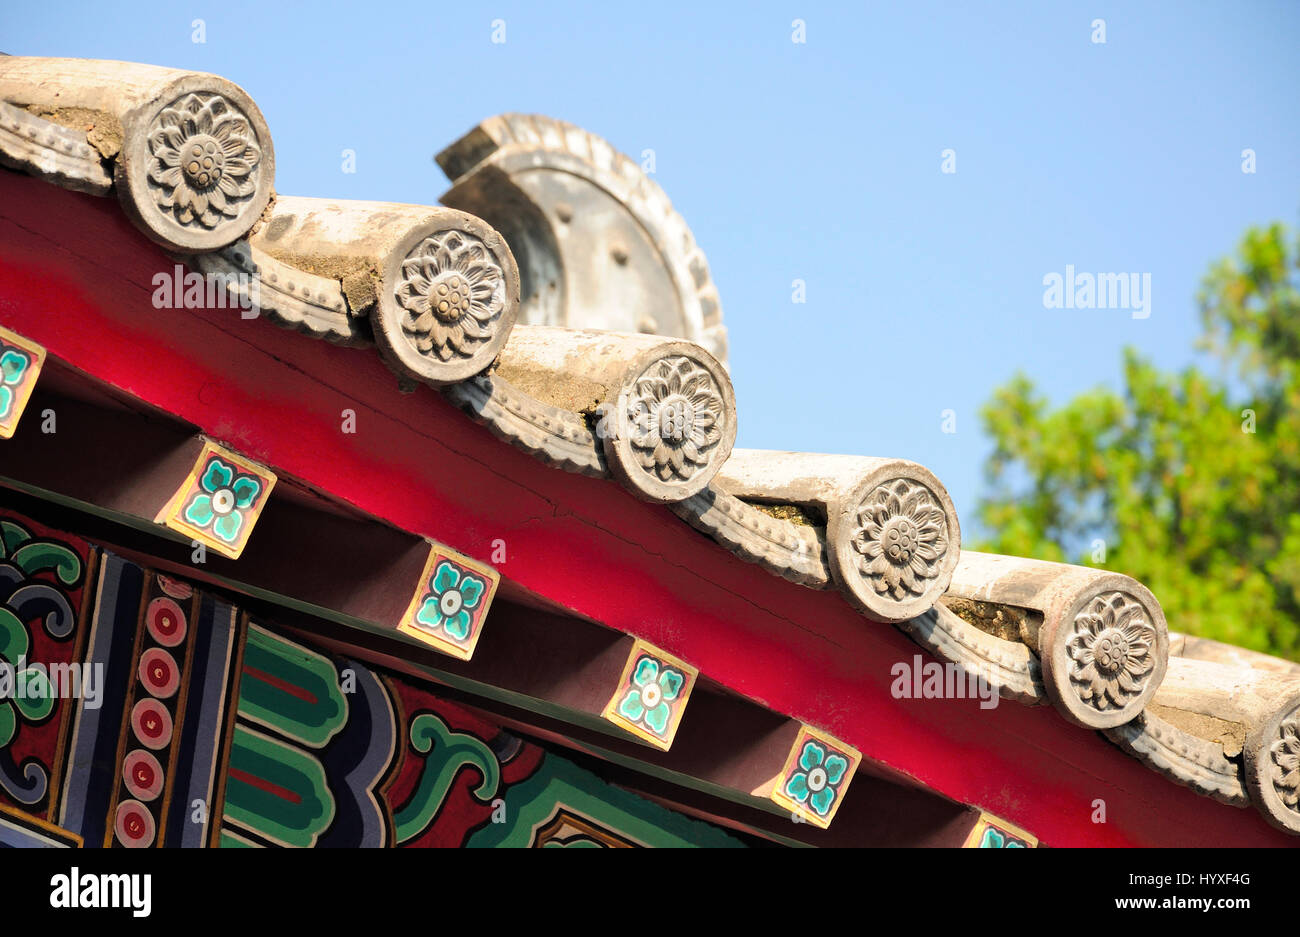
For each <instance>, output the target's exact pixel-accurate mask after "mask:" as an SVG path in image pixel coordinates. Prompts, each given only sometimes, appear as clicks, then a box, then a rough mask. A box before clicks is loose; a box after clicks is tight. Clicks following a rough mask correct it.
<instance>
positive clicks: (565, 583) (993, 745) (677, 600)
mask: <svg viewBox="0 0 1300 937" xmlns="http://www.w3.org/2000/svg"><path fill="white" fill-rule="evenodd" d="M173 267H174V261H173V260H171V259H170V258H168V257H167V256H166V255H165V254H164V253H163V252H162V251H161V250H160V249H159V248H158V247H156V246H155V245H153V244H152V243H150V242H149V241H147V240H146V239H145V238H144V237H143V236H142V235H141V234H140V233H139V232H137V231H136V230H135V229H134V228H133V227H132V226H131V225H130V224H129V223H128V222H127V220H126V218H125V217H124V216H123V215H122V213H121V211H120V209H119V208H118V206H117V204H116V203H115V202H114V201H113V200H111V199H96V198H94V197H91V196H86V195H80V194H77V193H73V192H68V191H65V190H62V189H59V188H57V187H55V186H51V185H49V184H46V183H44V182H41V181H39V180H35V179H32V178H29V177H26V176H22V175H19V174H16V173H11V172H0V325H3V326H5V327H7V328H10V329H12V330H14V331H16V332H18V333H20V334H22V335H25V336H27V337H29V338H31V339H33V340H35V341H37V342H40V343H41V344H42V345H44V346H45V347H46V348H47V349H48V351H49V352H50V354H51V355H53V356H55V357H57V358H59V359H62V360H63V361H64V362H66V363H67V364H68V365H70V366H71V367H74V368H76V369H78V370H81V371H83V372H85V373H87V374H89V375H91V376H92V377H94V378H96V379H97V380H100V381H102V382H105V383H107V384H109V385H112V386H114V387H117V388H120V389H121V390H123V391H125V392H126V393H128V394H130V395H132V396H134V397H136V398H138V399H140V400H142V401H144V402H146V403H148V404H150V405H152V406H156V407H159V408H161V409H164V410H166V411H168V412H170V413H173V414H175V415H176V416H178V417H179V418H180V419H183V420H186V421H188V422H190V423H192V424H194V425H195V426H197V427H199V428H200V429H201V430H202V431H203V432H204V433H206V434H208V435H209V436H211V437H213V438H215V439H217V440H219V441H220V442H222V443H224V444H226V445H229V446H231V447H233V448H234V449H236V450H237V451H239V452H241V453H243V454H244V455H246V456H248V457H250V458H252V459H255V460H258V461H260V462H263V463H265V464H267V465H269V466H271V467H272V468H274V470H275V471H276V472H277V473H279V474H281V475H282V476H291V477H294V478H296V479H298V480H299V481H301V482H302V483H303V484H305V485H307V486H309V487H312V488H315V489H317V490H319V491H322V492H325V493H327V494H328V495H329V496H331V497H333V498H335V499H338V500H340V501H343V502H346V503H348V504H351V505H353V506H355V507H356V508H358V509H360V510H361V511H363V512H365V513H367V514H369V515H371V516H373V517H376V518H378V519H381V520H383V521H386V522H388V523H391V524H393V525H395V526H397V527H400V528H402V529H404V530H407V531H410V532H413V533H416V534H418V535H420V536H427V537H431V538H433V539H436V540H439V541H441V542H443V543H446V544H448V545H450V546H452V547H454V548H456V549H458V550H460V551H462V552H464V553H466V554H468V555H470V556H474V557H477V558H479V559H482V560H488V559H490V558H491V556H492V552H493V548H494V543H495V542H497V541H503V543H504V547H505V550H506V561H505V562H504V563H500V564H498V568H499V569H500V570H501V573H502V575H503V577H506V578H507V579H509V580H511V581H512V582H513V583H514V584H516V585H517V586H518V587H520V588H521V589H523V590H526V591H528V592H532V593H536V594H538V595H541V596H544V597H545V598H546V599H548V600H550V601H551V602H553V603H555V604H556V605H559V606H561V607H563V608H566V609H569V610H571V611H572V612H573V613H575V614H579V615H583V616H586V617H588V618H591V619H593V620H596V621H600V622H603V623H605V624H606V625H608V626H610V627H613V628H617V629H619V630H622V631H624V632H627V633H629V634H632V635H635V636H637V637H641V638H644V639H645V640H647V641H650V642H651V643H653V644H655V645H657V646H659V647H661V648H663V649H665V650H667V651H669V652H670V653H672V654H675V655H677V656H679V657H681V658H683V659H684V660H686V661H688V662H689V663H691V664H693V665H695V666H697V667H699V668H701V670H702V671H703V672H704V673H706V674H707V675H708V676H709V677H711V678H712V679H714V680H716V681H717V682H719V683H721V684H723V685H725V686H727V687H730V688H731V689H733V690H735V691H736V692H739V693H741V694H744V695H746V696H749V697H751V698H753V699H755V700H758V701H759V702H761V703H763V704H764V705H766V706H769V707H770V708H772V709H774V710H776V711H779V712H782V713H785V714H788V715H791V716H793V717H795V718H797V719H801V720H804V721H806V722H808V723H811V724H813V725H815V726H818V727H820V728H822V729H825V730H826V731H828V732H830V733H832V734H834V735H835V736H836V737H838V738H840V739H842V740H844V741H845V742H848V743H849V744H851V745H853V746H855V747H856V748H858V749H859V750H861V752H862V753H863V756H864V757H865V758H868V759H871V760H874V761H876V762H879V763H881V764H883V765H885V766H888V767H889V768H890V769H893V770H894V771H897V772H899V773H901V774H903V775H906V776H909V777H911V778H913V779H915V780H916V781H917V782H919V783H921V784H923V785H924V786H926V787H928V788H931V789H933V790H935V791H937V792H939V793H941V794H943V795H945V796H947V797H950V798H952V799H953V800H955V801H958V802H961V803H966V804H972V805H975V806H979V807H982V808H984V809H986V810H988V811H990V812H992V813H994V814H996V815H998V816H1000V817H1002V818H1004V819H1006V820H1008V821H1010V822H1012V823H1015V824H1017V825H1019V826H1022V827H1024V828H1026V829H1028V830H1030V831H1031V832H1033V833H1034V834H1036V835H1037V836H1038V837H1039V838H1040V840H1042V841H1043V842H1045V843H1048V844H1050V845H1054V846H1074V845H1078V846H1085V845H1086V846H1120V845H1144V846H1150V845H1201V846H1210V845H1213V846H1231V845H1242V846H1245V845H1277V846H1285V845H1294V844H1295V843H1296V841H1295V840H1293V839H1291V838H1290V837H1287V836H1286V835H1285V834H1282V833H1281V832H1278V831H1275V830H1273V829H1272V828H1271V827H1269V826H1267V825H1266V824H1265V823H1264V821H1263V819H1262V818H1261V817H1259V816H1258V815H1257V814H1256V813H1255V812H1254V811H1241V810H1238V809H1234V808H1231V807H1226V806H1223V805H1221V804H1218V803H1215V802H1214V801H1211V800H1209V799H1208V798H1204V797H1201V796H1199V795H1197V794H1194V793H1193V792H1191V791H1188V790H1186V789H1184V788H1181V787H1178V786H1176V785H1174V784H1171V783H1170V782H1169V781H1167V780H1166V779H1164V778H1162V777H1160V776H1159V775H1157V774H1156V773H1154V772H1152V771H1150V770H1149V769H1147V768H1146V767H1144V766H1143V765H1141V764H1140V763H1138V762H1137V761H1136V760H1134V759H1132V758H1130V757H1129V756H1127V755H1125V754H1124V753H1122V752H1121V751H1119V750H1118V749H1117V748H1115V747H1114V746H1112V745H1110V744H1109V743H1108V742H1106V741H1104V740H1103V739H1102V738H1101V737H1100V736H1098V735H1096V734H1095V733H1091V732H1087V731H1084V730H1081V729H1079V728H1076V727H1074V726H1071V725H1069V724H1067V723H1066V722H1065V721H1064V720H1063V719H1062V718H1061V717H1060V716H1059V715H1057V714H1056V713H1055V712H1054V711H1052V710H1051V709H1048V708H1045V707H1039V708H1031V707H1024V706H1021V705H1019V704H1014V703H1010V702H1002V703H1001V704H1000V705H998V706H997V707H996V708H995V709H991V710H983V709H980V708H979V706H978V702H977V701H974V700H953V699H948V700H900V699H895V698H893V696H892V695H891V693H890V686H891V684H892V683H893V682H894V678H893V676H892V675H891V673H890V668H891V666H893V665H894V664H895V663H896V662H898V661H911V660H912V659H913V657H914V655H916V654H918V653H922V652H920V651H919V649H918V648H917V647H916V646H915V645H914V644H913V643H912V642H911V641H910V640H909V639H908V638H906V637H905V636H904V635H902V634H901V633H899V632H898V631H897V630H895V629H894V628H892V627H890V626H888V625H885V624H881V623H877V622H873V621H870V620H868V619H866V618H864V617H862V616H861V615H860V614H859V613H858V612H856V611H855V610H853V609H852V608H850V607H849V605H848V604H847V603H846V602H845V600H844V599H843V598H842V597H841V596H840V595H839V594H838V593H836V592H818V591H814V590H810V589H806V588H803V587H800V586H796V585H793V584H791V583H788V582H785V581H784V580H781V579H779V578H778V577H776V576H773V575H771V574H769V573H767V572H765V571H763V570H761V569H759V568H758V567H756V566H753V565H750V564H746V563H744V562H742V561H740V560H739V559H737V558H735V557H733V556H732V555H731V554H729V553H727V552H726V551H725V550H724V549H723V548H722V547H720V546H718V545H717V544H715V543H713V542H712V541H711V540H709V539H708V538H706V537H704V536H702V535H700V534H698V533H697V532H695V531H693V530H692V529H690V528H689V527H687V525H686V524H684V523H683V522H682V521H681V520H679V519H678V518H676V517H675V516H674V515H673V514H671V512H669V511H668V510H667V509H666V508H663V507H660V506H655V505H650V504H646V503H643V502H641V501H638V500H636V499H635V498H633V497H632V496H631V495H630V494H628V493H627V492H626V491H625V490H623V489H622V488H621V487H619V486H618V485H617V484H616V483H614V482H612V481H604V480H599V479H591V478H586V477H582V476H578V475H573V474H569V473H566V472H563V471H559V470H556V469H553V468H550V467H547V466H546V465H544V464H542V463H541V462H539V461H536V460H534V459H533V458H531V457H530V456H528V455H526V454H524V453H522V452H520V451H518V450H516V449H514V448H512V447H510V446H508V445H506V444H504V443H502V442H500V441H499V440H497V439H495V438H494V437H492V436H491V435H490V434H489V433H488V432H487V431H486V430H485V429H484V428H482V427H480V426H478V425H476V424H474V423H473V422H472V421H471V420H469V419H468V418H467V417H465V416H464V415H462V414H461V413H460V412H458V411H457V410H455V409H454V408H453V407H452V406H451V405H450V404H449V403H447V402H446V401H445V400H444V399H443V398H442V397H441V396H440V395H439V394H438V393H437V392H435V391H433V390H431V389H429V388H426V387H420V388H419V389H418V390H416V391H415V392H414V393H410V394H407V393H403V392H401V391H400V390H399V388H398V381H397V379H396V377H395V376H394V375H393V374H392V373H391V372H390V371H388V370H387V368H386V367H385V366H384V365H383V364H382V362H381V361H380V359H379V357H378V355H377V354H376V353H375V352H374V351H373V350H368V349H345V348H339V347H336V346H332V345H329V344H327V343H325V342H321V341H316V340H313V339H310V338H307V337H304V336H302V335H298V334H295V333H293V332H290V331H287V330H283V329H280V328H277V327H275V326H274V325H272V324H270V323H269V322H267V321H265V320H245V319H241V318H240V315H239V312H238V311H237V310H231V309H156V308H154V306H153V305H152V301H151V297H152V294H153V285H152V284H153V277H154V275H155V274H156V273H158V272H170V271H171V270H172V269H173ZM345 410H352V411H354V412H355V414H356V427H357V430H356V433H355V434H352V435H349V434H345V433H343V432H342V425H343V419H344V411H345ZM741 412H742V415H743V405H742V410H741ZM742 418H743V416H742ZM0 445H2V444H0ZM111 455H112V454H111V453H93V454H87V457H88V458H111ZM0 460H3V448H0ZM254 535H256V533H255V534H254ZM338 548H339V549H341V550H346V549H347V548H348V545H347V544H339V545H338ZM488 626H489V627H490V621H489V625H488ZM923 656H925V655H923ZM926 659H928V657H927V658H926ZM687 718H689V713H688V716H687ZM719 731H725V727H722V726H720V727H719ZM850 796H852V795H850ZM1098 800H1100V801H1104V802H1105V804H1106V817H1107V820H1106V822H1105V823H1094V822H1092V817H1093V814H1094V811H1095V802H1096V801H1098Z"/></svg>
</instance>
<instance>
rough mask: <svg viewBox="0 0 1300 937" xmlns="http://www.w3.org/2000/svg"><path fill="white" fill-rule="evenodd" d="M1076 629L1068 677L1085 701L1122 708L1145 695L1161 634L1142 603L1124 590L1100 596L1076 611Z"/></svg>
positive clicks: (1069, 645)
mask: <svg viewBox="0 0 1300 937" xmlns="http://www.w3.org/2000/svg"><path fill="white" fill-rule="evenodd" d="M1072 630H1073V634H1072V636H1071V637H1070V638H1068V640H1067V641H1066V650H1067V653H1068V654H1069V656H1070V665H1069V674H1070V682H1071V683H1072V684H1073V685H1074V687H1075V692H1077V693H1078V694H1079V697H1080V698H1081V699H1082V700H1083V701H1084V702H1086V703H1088V704H1090V705H1092V706H1095V707H1096V708H1097V709H1099V710H1102V711H1105V710H1107V709H1122V708H1123V707H1124V706H1126V705H1127V704H1128V703H1129V702H1130V701H1131V700H1132V699H1134V698H1135V697H1137V696H1139V695H1140V694H1141V692H1142V688H1143V685H1144V682H1145V678H1146V677H1147V676H1148V675H1149V674H1150V673H1151V672H1152V671H1153V670H1154V669H1155V666H1156V661H1155V654H1154V650H1155V645H1156V638H1157V636H1156V629H1155V628H1154V627H1152V625H1151V623H1150V622H1149V621H1147V615H1146V612H1145V610H1144V609H1143V607H1142V605H1141V603H1139V602H1138V601H1137V600H1136V599H1134V598H1133V597H1132V596H1130V595H1127V594H1125V593H1123V592H1108V593H1106V594H1104V595H1099V596H1097V597H1096V598H1094V599H1093V600H1092V601H1091V602H1089V603H1088V604H1087V605H1086V606H1084V608H1083V609H1082V610H1080V611H1079V613H1078V614H1077V615H1075V617H1074V623H1073V629H1072Z"/></svg>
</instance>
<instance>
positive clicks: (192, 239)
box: [114, 74, 275, 253]
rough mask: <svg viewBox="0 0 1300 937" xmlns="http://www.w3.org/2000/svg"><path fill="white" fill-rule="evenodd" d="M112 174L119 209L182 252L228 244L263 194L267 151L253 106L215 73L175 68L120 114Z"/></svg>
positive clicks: (257, 213) (267, 184)
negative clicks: (119, 135) (119, 143)
mask: <svg viewBox="0 0 1300 937" xmlns="http://www.w3.org/2000/svg"><path fill="white" fill-rule="evenodd" d="M122 127H123V135H124V136H123V142H122V151H121V153H120V154H119V155H118V158H117V165H116V169H115V174H114V180H115V184H116V188H117V195H118V199H119V201H121V203H122V206H123V208H124V209H125V210H126V212H127V214H128V215H129V216H130V217H131V218H132V220H133V221H135V222H136V224H137V225H139V226H140V228H141V229H142V230H143V231H144V233H145V234H146V235H148V236H149V237H150V238H151V239H152V240H154V241H156V242H158V243H159V244H162V245H163V246H164V247H168V248H171V249H173V250H176V251H179V252H183V253H203V252H207V251H215V250H220V249H221V248H223V247H228V246H230V245H231V244H233V243H235V242H236V241H238V240H239V239H241V238H243V237H244V236H245V235H247V234H248V232H249V230H250V229H251V228H252V227H253V226H254V224H256V223H257V221H258V220H259V219H260V218H261V216H262V212H263V211H264V210H265V209H266V206H267V204H268V203H269V202H270V200H271V196H272V188H273V185H274V182H275V153H274V149H273V148H272V145H271V132H270V130H269V129H268V128H267V126H266V121H265V119H264V118H263V117H262V113H261V111H259V110H258V108H257V105H256V104H255V103H253V100H252V98H250V97H249V96H248V95H247V94H246V93H245V92H244V90H243V89H242V88H240V87H239V86H238V85H235V84H233V83H231V82H228V81H226V80H225V79H224V78H218V77H217V76H215V75H203V74H183V75H182V77H180V78H178V79H175V80H173V81H171V82H168V83H166V84H165V85H163V86H161V87H159V88H157V89H155V90H154V91H153V92H152V93H151V94H150V95H149V97H148V100H147V101H146V102H145V103H143V104H141V105H140V106H137V107H134V108H131V109H129V110H128V111H126V112H125V113H124V114H123V116H122Z"/></svg>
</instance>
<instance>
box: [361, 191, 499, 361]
mask: <svg viewBox="0 0 1300 937" xmlns="http://www.w3.org/2000/svg"><path fill="white" fill-rule="evenodd" d="M430 213H431V214H432V216H433V217H432V220H431V221H425V222H424V223H421V224H417V225H415V226H414V227H413V228H412V229H411V230H410V231H409V233H408V234H407V235H406V237H404V238H403V239H402V240H400V241H399V242H397V244H396V245H394V246H393V247H392V248H391V249H390V250H388V251H386V255H385V256H384V258H383V260H382V269H383V270H384V274H383V283H382V286H381V288H380V295H379V301H378V302H377V303H375V305H374V306H372V307H371V310H370V322H371V325H372V327H373V329H374V335H375V343H376V345H378V347H379V351H380V353H381V354H382V355H383V356H384V359H385V360H386V361H387V362H388V364H389V366H390V367H392V368H393V369H394V370H396V371H397V372H398V373H399V374H404V375H406V376H409V377H413V378H415V379H416V380H419V381H423V382H424V383H427V384H432V385H434V386H442V385H445V384H453V383H456V382H458V381H463V380H466V379H468V378H471V377H473V376H474V375H476V374H478V373H480V372H482V371H484V370H486V369H487V368H488V367H489V366H491V364H492V362H493V361H494V360H496V357H497V355H498V354H499V353H500V352H501V349H502V347H503V346H504V345H505V343H506V339H507V338H509V336H510V332H511V329H513V328H514V324H515V316H516V314H517V312H518V306H519V269H518V267H517V266H516V265H515V260H514V257H513V255H512V254H511V253H510V248H509V247H508V246H507V245H506V242H505V241H504V240H503V239H502V237H501V235H499V234H498V233H497V232H496V231H494V230H493V229H492V228H491V227H490V226H489V225H487V224H486V223H484V222H483V221H481V220H480V219H478V218H475V217H474V216H472V215H467V214H465V213H463V212H458V211H453V210H451V209H446V208H443V209H431V210H430Z"/></svg>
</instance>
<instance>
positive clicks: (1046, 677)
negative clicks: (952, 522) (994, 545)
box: [948, 552, 1169, 729]
mask: <svg viewBox="0 0 1300 937" xmlns="http://www.w3.org/2000/svg"><path fill="white" fill-rule="evenodd" d="M948 591H949V595H950V596H952V597H954V598H958V599H965V600H969V601H973V602H986V603H991V604H993V605H1000V606H1004V607H1006V609H1007V610H1008V611H1009V612H1010V613H1011V617H1012V618H1013V619H1015V620H1018V621H1019V622H1020V625H1019V631H1020V635H1019V637H1020V640H1019V642H1012V643H1020V644H1022V645H1023V646H1026V647H1028V648H1029V649H1030V650H1031V651H1032V652H1034V653H1035V654H1037V656H1038V659H1039V663H1040V664H1041V666H1042V679H1043V688H1044V690H1046V692H1047V695H1048V697H1049V698H1050V699H1051V701H1052V703H1053V704H1055V706H1056V708H1057V709H1058V710H1059V711H1060V712H1061V714H1062V715H1063V716H1065V717H1066V718H1067V719H1069V720H1070V721H1071V722H1073V723H1075V724H1076V725H1081V726H1085V727H1087V728H1090V729H1111V728H1114V727H1115V726H1120V725H1123V724H1124V723H1126V722H1128V721H1130V720H1131V719H1133V718H1134V717H1136V716H1137V715H1138V714H1139V713H1141V712H1142V710H1143V709H1145V708H1146V705H1147V703H1148V702H1150V701H1151V699H1152V697H1153V696H1155V693H1156V690H1157V689H1159V687H1160V684H1161V682H1162V681H1163V680H1164V678H1165V672H1166V670H1167V668H1168V663H1169V628H1168V625H1167V624H1166V623H1165V616H1164V612H1163V611H1162V610H1161V608H1160V603H1159V602H1158V601H1156V597H1155V596H1154V595H1152V594H1151V590H1149V589H1147V588H1146V587H1145V586H1143V585H1142V583H1140V582H1138V581H1137V580H1136V579H1133V578H1132V577H1129V576H1124V575H1121V574H1119V573H1112V572H1108V571H1107V570H1104V569H1095V568H1092V567H1088V566H1073V565H1070V564H1068V563H1049V562H1045V561H1042V560H1030V559H1024V558H1022V557H1011V556H997V555H994V554H987V553H972V552H966V553H963V554H962V558H961V562H960V563H959V564H958V566H957V569H956V572H955V573H954V574H953V577H952V583H951V585H950V587H949V590H948Z"/></svg>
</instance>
